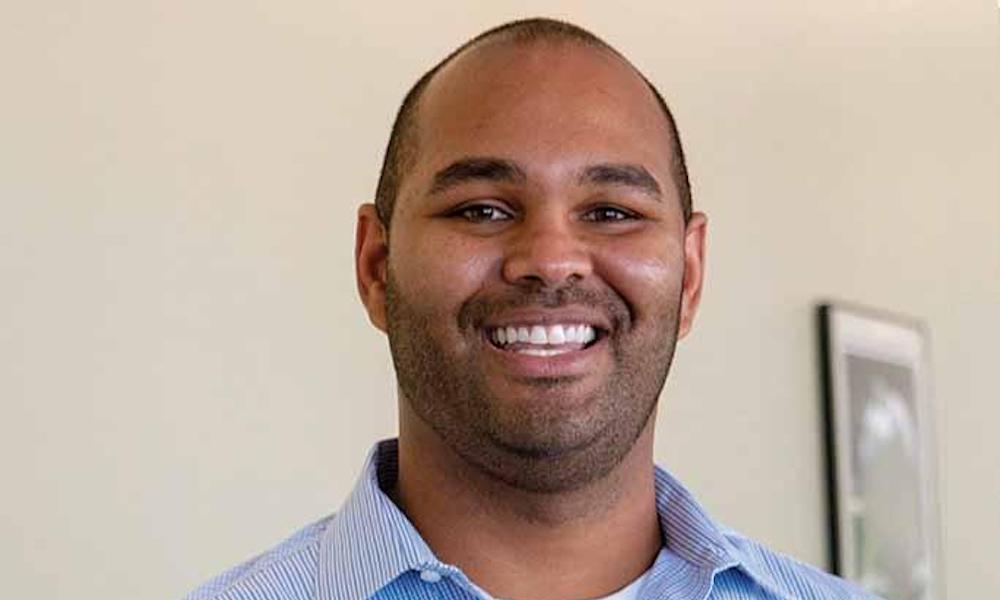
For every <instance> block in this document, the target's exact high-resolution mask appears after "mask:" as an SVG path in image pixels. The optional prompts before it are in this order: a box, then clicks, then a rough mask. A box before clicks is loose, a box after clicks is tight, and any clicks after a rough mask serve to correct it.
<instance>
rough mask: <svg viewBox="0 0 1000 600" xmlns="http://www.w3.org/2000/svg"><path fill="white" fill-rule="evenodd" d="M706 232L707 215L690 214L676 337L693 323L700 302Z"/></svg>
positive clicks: (703, 274) (685, 331) (686, 234)
mask: <svg viewBox="0 0 1000 600" xmlns="http://www.w3.org/2000/svg"><path fill="white" fill-rule="evenodd" d="M707 234H708V217H706V216H705V214H704V213H700V212H696V213H692V214H691V218H690V219H689V220H688V223H687V226H686V228H685V232H684V282H683V286H682V289H681V308H680V310H681V314H680V319H679V324H678V329H677V337H678V339H680V338H683V337H684V336H686V335H687V334H688V333H689V332H690V331H691V328H692V327H693V325H694V317H695V314H696V313H697V312H698V305H699V304H700V303H701V291H702V287H703V286H704V283H705V238H706V236H707Z"/></svg>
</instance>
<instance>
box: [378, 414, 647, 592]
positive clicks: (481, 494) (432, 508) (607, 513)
mask: <svg viewBox="0 0 1000 600" xmlns="http://www.w3.org/2000/svg"><path fill="white" fill-rule="evenodd" d="M401 404H402V403H401ZM401 410H405V409H403V408H402V407H401ZM410 416H414V417H415V415H410ZM654 420H655V413H654V415H653V416H651V417H650V420H649V423H647V424H646V427H645V429H644V430H643V432H642V434H641V435H640V436H639V439H638V440H637V441H636V443H635V444H634V445H633V447H632V449H631V450H630V451H629V452H628V453H627V454H626V456H625V457H624V459H623V460H622V461H621V462H620V463H619V464H618V465H617V466H616V467H615V468H614V469H612V471H611V472H610V473H609V474H608V475H607V476H605V477H603V478H600V479H599V480H596V481H593V482H590V483H588V484H587V485H585V486H583V487H582V488H580V489H575V490H572V491H568V492H557V493H538V492H531V491H525V490H522V489H518V488H514V487H512V486H510V485H509V484H507V483H504V482H502V481H499V480H497V479H495V478H493V477H491V476H490V475H489V474H487V473H484V472H483V471H482V470H480V469H479V468H477V467H475V466H473V465H470V464H469V463H467V462H465V461H464V460H463V459H462V458H461V457H460V456H458V455H457V454H455V452H454V451H452V450H451V449H450V448H449V447H447V446H446V445H445V444H444V443H443V442H442V441H441V439H440V438H439V437H438V436H437V434H436V433H435V432H433V431H432V430H430V428H428V427H427V426H426V425H425V424H424V423H423V422H422V421H421V420H420V419H419V418H417V419H401V427H400V439H399V479H398V482H397V488H396V491H395V496H396V498H395V499H396V502H397V503H398V504H399V506H400V508H401V509H402V510H403V511H404V512H405V513H406V515H407V516H408V517H409V519H410V520H411V521H412V522H413V524H414V526H415V527H416V528H417V530H418V531H419V532H420V534H421V536H423V538H424V539H425V540H426V541H427V543H428V545H429V546H430V547H431V549H432V550H433V551H434V553H435V554H436V555H437V556H438V558H439V559H441V560H442V561H444V562H445V563H449V564H453V565H455V566H458V567H459V568H461V569H462V571H463V572H464V573H465V574H466V575H468V577H469V578H470V579H471V580H472V581H474V582H475V583H476V584H477V585H479V586H480V587H482V588H483V589H485V590H486V591H487V592H489V593H490V594H491V595H493V596H494V597H496V598H517V599H518V600H534V599H536V598H539V599H540V598H549V599H552V598H567V599H569V598H596V597H600V596H603V595H606V594H609V593H611V592H614V591H616V590H618V589H620V588H622V587H624V586H625V585H627V584H628V583H630V582H631V581H632V580H634V579H635V578H636V577H638V576H639V575H641V574H642V573H643V572H645V571H646V569H648V568H649V566H650V565H651V564H652V562H653V560H654V559H655V558H656V555H657V553H658V552H659V550H660V547H661V544H662V541H661V536H660V528H659V519H658V517H657V513H656V500H655V490H654V477H653V464H652V439H653V421H654ZM611 557H613V560H609V558H611Z"/></svg>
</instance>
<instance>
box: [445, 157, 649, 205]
mask: <svg viewBox="0 0 1000 600" xmlns="http://www.w3.org/2000/svg"><path fill="white" fill-rule="evenodd" d="M527 180H528V176H527V174H526V173H525V171H524V169H523V168H521V166H520V165H519V164H517V163H516V162H514V161H512V160H507V159H505V158H497V157H492V156H472V157H467V158H462V159H459V160H456V161H455V162H453V163H451V164H450V165H448V166H447V167H445V168H443V169H441V170H440V171H438V172H437V173H435V174H434V178H433V180H432V182H431V187H430V193H432V194H440V193H442V192H445V191H447V190H449V189H451V188H453V187H456V186H458V185H461V184H463V183H469V182H472V181H491V182H504V183H525V182H526V181H527ZM577 183H578V184H580V185H584V184H591V185H593V184H596V185H614V186H624V187H631V188H635V189H637V190H639V191H640V192H642V193H644V194H646V195H647V196H649V197H651V198H653V199H654V200H660V198H661V196H662V195H663V190H662V189H661V188H660V184H659V183H657V181H656V178H655V177H653V175H652V174H651V173H650V172H649V171H648V170H646V168H645V167H643V166H642V165H636V164H629V163H607V164H598V165H591V166H588V167H585V168H584V169H583V170H582V171H581V173H580V176H579V177H578V178H577Z"/></svg>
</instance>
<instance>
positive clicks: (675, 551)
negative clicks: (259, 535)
mask: <svg viewBox="0 0 1000 600" xmlns="http://www.w3.org/2000/svg"><path fill="white" fill-rule="evenodd" d="M397 466H398V463H397V443H396V440H385V441H382V442H379V443H378V444H377V445H376V446H375V447H374V448H373V449H372V451H371V452H370V453H369V455H368V459H367V461H366V463H365V468H364V471H363V472H362V474H361V477H360V480H359V481H358V484H357V485H356V486H355V488H354V490H353V491H352V492H351V495H350V496H349V497H348V498H347V500H346V501H345V503H344V505H343V507H342V508H341V510H340V511H339V512H338V513H337V514H335V515H331V516H329V517H326V518H324V519H322V520H320V521H318V522H316V523H313V524H312V525H309V526H307V527H305V528H304V529H302V530H301V531H299V532H298V533H296V534H295V535H293V536H292V537H290V538H288V539H287V540H285V541H284V542H282V543H281V544H279V545H278V546H276V547H275V548H273V549H271V550H269V551H267V552H265V553H264V554H261V555H260V556H258V557H256V558H254V559H251V560H249V561H247V562H245V563H243V564H241V565H239V566H237V567H235V568H233V569H230V570H229V571H226V572H225V573H223V574H222V575H219V576H218V577H216V578H215V579H213V580H211V581H209V582H208V583H206V584H205V585H203V586H202V587H200V588H198V589H197V590H195V591H194V592H192V593H191V594H190V595H189V596H188V597H187V600H307V599H308V600H362V599H375V600H389V599H395V598H412V599H414V600H432V599H434V600H474V599H477V598H481V597H482V596H481V595H480V593H479V592H478V591H477V588H476V586H474V585H473V583H472V582H471V581H470V580H469V579H468V577H466V576H465V574H464V573H462V571H460V570H459V569H458V568H457V567H455V566H452V565H448V564H445V563H443V562H441V561H440V560H438V559H437V558H436V557H435V556H434V552H433V551H431V549H430V547H428V546H427V544H426V542H424V540H423V538H421V537H420V534H419V533H417V530H416V529H415V528H414V527H413V525H412V524H411V523H410V521H409V520H408V519H407V518H406V516H405V515H404V514H403V513H402V512H401V511H400V510H399V508H398V507H397V506H396V505H395V504H394V503H393V502H392V500H390V499H389V497H388V496H387V495H386V494H385V493H384V492H383V491H382V490H383V489H389V487H390V486H391V485H392V482H394V481H395V479H396V472H397ZM655 477H656V508H657V512H658V513H659V516H660V527H661V530H662V533H663V539H664V540H665V543H664V546H663V548H662V549H661V550H660V553H659V555H658V556H657V557H656V560H655V562H654V563H653V567H652V569H651V571H650V573H649V576H648V577H647V578H646V580H645V581H644V582H643V584H642V587H641V589H640V590H639V598H640V599H641V600H645V599H654V598H662V599H670V600H748V599H753V600H757V599H767V600H779V599H780V600H848V599H850V600H862V599H873V598H874V597H873V596H871V595H869V594H866V593H865V592H863V591H861V590H860V589H858V588H857V587H855V586H854V585H852V584H850V583H848V582H846V581H844V580H841V579H838V578H836V577H834V576H832V575H828V574H826V573H824V572H822V571H820V570H818V569H816V568H814V567H810V566H808V565H805V564H803V563H800V562H797V561H795V560H793V559H791V558H788V557H786V556H782V555H780V554H777V553H774V552H771V551H770V550H768V549H766V548H764V547H763V546H761V545H760V544H758V543H756V542H754V541H752V540H750V539H747V538H746V537H743V536H741V535H739V534H738V533H735V532H733V531H730V530H728V529H725V528H722V527H720V526H719V525H717V524H716V523H715V522H713V521H712V520H711V519H710V518H709V517H708V515H707V514H706V513H705V511H704V510H703V509H702V508H701V507H700V506H699V505H698V503H697V502H695V500H694V498H693V497H692V496H691V494H690V493H688V491H687V490H685V489H684V487H683V486H681V484H680V483H679V482H678V481H677V480H676V479H674V478H673V476H671V475H670V474H669V473H667V472H666V471H665V470H663V469H661V468H659V467H656V471H655ZM608 559H609V560H613V559H614V557H608Z"/></svg>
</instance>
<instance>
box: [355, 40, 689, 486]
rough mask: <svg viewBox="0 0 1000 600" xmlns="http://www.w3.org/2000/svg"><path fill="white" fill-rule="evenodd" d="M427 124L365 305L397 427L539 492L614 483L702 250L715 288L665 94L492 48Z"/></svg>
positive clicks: (467, 65)
mask: <svg viewBox="0 0 1000 600" xmlns="http://www.w3.org/2000/svg"><path fill="white" fill-rule="evenodd" d="M417 119H418V120H417V123H418V133H417V137H418V140H419V142H418V147H417V158H416V163H415V164H414V165H413V168H412V169H411V170H410V171H409V172H408V173H407V174H406V176H405V179H404V182H403V186H402V189H401V191H400V194H399V197H398V198H397V203H396V207H395V211H394V215H393V218H392V227H391V232H390V235H389V246H388V254H387V258H386V261H387V262H386V264H384V265H383V266H384V268H383V269H381V270H380V273H381V278H382V280H383V282H384V296H379V294H378V293H376V294H375V295H374V297H372V296H369V297H366V304H367V305H368V307H369V311H370V314H371V315H372V318H373V320H374V321H375V322H376V324H378V325H380V326H383V327H384V328H385V329H386V330H387V332H388V334H389V341H390V345H391V348H392V355H393V360H394V363H395V367H396V372H397V376H398V380H399V387H400V393H401V398H400V401H401V402H403V403H407V404H408V406H407V407H406V408H407V410H401V414H402V415H403V418H404V419H405V418H412V417H408V416H407V415H415V416H416V418H419V419H420V420H421V421H422V424H423V425H426V426H427V428H429V430H432V431H433V432H434V433H435V435H436V436H437V438H438V439H439V440H440V441H441V442H443V443H444V444H445V445H447V446H448V447H450V448H451V449H452V450H453V451H455V452H456V453H457V454H458V455H460V456H461V457H462V458H463V459H465V460H466V461H467V462H469V463H471V464H473V465H476V466H477V467H479V468H480V469H482V470H484V471H486V472H488V473H489V474H491V475H493V476H495V477H497V478H499V479H501V480H503V481H506V482H508V483H510V484H513V485H516V486H519V487H522V488H525V489H530V490H536V491H556V490H565V489H573V488H575V487H579V486H580V485H583V484H585V483H586V482H588V481H591V480H593V479H595V478H597V477H600V476H602V475H604V474H606V473H607V472H609V471H610V470H611V469H612V468H613V467H614V466H615V465H617V464H618V463H619V462H620V461H621V460H622V458H623V457H624V456H625V454H626V453H627V452H628V451H629V450H630V449H631V448H632V446H633V445H634V443H635V441H636V439H637V438H638V437H639V436H640V434H641V433H642V432H643V431H644V428H645V426H646V424H647V422H648V421H649V419H650V417H651V415H652V414H653V411H654V408H655V406H656V400H657V397H658V395H659V391H660V389H661V388H662V385H663V381H664V379H665V377H666V374H667V370H668V368H669V365H670V361H671V358H672V355H673V349H674V345H675V343H676V339H677V337H678V332H679V326H680V327H681V328H683V329H684V330H686V328H687V327H688V326H689V324H690V319H691V316H692V315H693V311H694V306H693V305H695V304H697V295H698V291H697V289H694V290H691V289H686V288H690V287H691V285H690V283H689V284H688V286H685V279H684V276H685V268H686V267H687V268H688V269H689V270H690V268H691V262H692V260H691V257H690V256H689V255H691V254H697V256H696V257H695V259H696V262H697V265H695V266H696V267H697V268H696V269H695V270H696V271H697V272H696V273H695V275H696V277H695V280H696V281H695V286H694V287H695V288H698V287H700V280H701V275H700V263H701V257H700V253H701V243H702V239H703V232H704V221H703V218H702V217H701V215H696V216H695V218H694V220H693V221H692V223H693V224H694V226H695V229H696V230H697V231H696V232H695V235H694V239H693V240H692V236H691V235H686V232H685V223H684V220H683V216H682V212H681V209H680V202H679V199H678V197H677V188H676V186H675V184H674V182H673V180H672V178H671V161H672V159H673V157H672V153H671V146H670V137H669V135H670V134H669V131H668V128H667V124H666V121H665V119H664V117H663V115H662V114H661V113H660V112H659V108H658V106H657V105H656V103H655V100H654V98H653V96H652V94H651V93H650V92H649V91H648V89H646V87H645V84H644V83H643V82H642V81H641V80H640V79H639V77H638V76H637V75H635V74H634V73H633V72H632V71H631V70H630V69H629V67H627V66H626V65H625V64H624V63H623V62H622V61H621V60H620V59H618V58H617V57H614V56H612V55H611V54H609V53H607V52H604V51H600V50H596V49H593V48H587V47H582V46H580V45H577V44H558V45H553V44H547V43H546V44H533V45H530V46H520V47H511V46H499V45H487V46H485V47H480V48H477V49H474V50H472V51H471V52H468V53H466V54H464V55H462V56H460V57H459V58H457V59H456V60H455V61H453V62H452V63H450V64H449V65H448V66H447V67H446V68H445V69H443V70H442V71H440V72H439V73H438V75H437V76H436V77H435V78H434V80H433V81H432V82H431V84H430V85H429V87H428V88H427V89H426V91H425V94H424V96H423V98H422V100H421V104H420V107H419V111H418V115H417ZM363 210H364V209H363ZM369 217H370V215H369ZM359 231H360V229H359ZM383 241H384V240H383ZM363 246H364V244H363V243H361V242H360V241H359V248H362V250H361V252H362V253H363ZM692 250H695V251H694V252H693V251H692ZM359 269H360V267H359ZM689 275H690V274H689ZM363 294H364V293H363ZM685 298H686V301H687V303H688V304H690V306H684V304H685ZM373 305H374V310H373ZM383 310H384V313H383V312H382V311H383ZM382 314H384V323H380V322H379V321H380V319H382V318H383V317H381V316H380V315H382ZM679 324H680V325H679ZM403 429H404V430H405V429H406V427H404V428H403ZM649 431H651V430H649Z"/></svg>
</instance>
